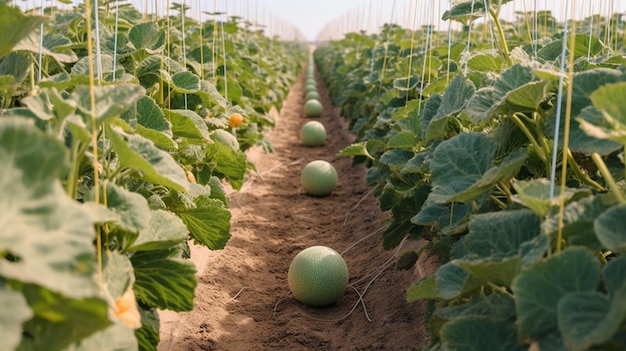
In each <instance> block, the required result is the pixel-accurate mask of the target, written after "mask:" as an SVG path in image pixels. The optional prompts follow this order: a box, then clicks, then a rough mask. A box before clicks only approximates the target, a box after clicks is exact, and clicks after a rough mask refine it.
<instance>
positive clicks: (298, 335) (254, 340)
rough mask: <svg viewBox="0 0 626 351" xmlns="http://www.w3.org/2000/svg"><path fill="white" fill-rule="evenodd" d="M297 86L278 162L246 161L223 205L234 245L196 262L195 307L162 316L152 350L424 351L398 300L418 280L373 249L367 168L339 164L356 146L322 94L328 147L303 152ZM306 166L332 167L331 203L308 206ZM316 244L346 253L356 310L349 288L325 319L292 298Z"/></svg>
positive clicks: (378, 220) (375, 236) (374, 212)
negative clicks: (299, 267)
mask: <svg viewBox="0 0 626 351" xmlns="http://www.w3.org/2000/svg"><path fill="white" fill-rule="evenodd" d="M303 81H304V75H302V76H301V77H300V79H299V81H298V82H297V83H296V84H295V85H294V86H293V88H292V91H291V93H290V95H289V97H288V99H287V101H286V103H285V106H284V108H283V109H282V111H281V114H280V116H278V117H277V126H276V128H275V129H274V130H273V131H272V132H271V133H270V138H271V140H272V143H273V145H274V148H275V153H273V154H264V153H262V152H259V151H257V150H252V152H251V153H250V158H251V159H252V160H253V161H254V162H255V164H256V166H257V169H258V171H259V173H260V175H254V176H251V177H250V179H249V180H248V182H247V183H246V184H245V185H244V187H243V188H242V189H241V191H239V192H233V193H232V194H231V196H230V198H231V207H232V212H233V219H232V221H231V223H232V238H231V240H230V241H229V242H228V244H227V246H226V249H224V250H221V251H216V252H207V251H203V250H199V251H197V252H194V253H192V255H193V256H195V257H196V263H197V265H198V267H199V277H200V278H199V285H198V288H197V289H196V301H195V303H196V305H195V308H194V310H193V311H192V312H189V313H182V314H177V315H176V314H171V313H169V314H168V313H164V314H162V326H161V343H160V344H159V351H170V350H171V351H180V350H226V351H247V350H393V351H395V350H420V349H421V347H422V345H423V344H424V342H425V337H426V332H425V330H424V328H423V326H422V325H423V322H422V320H423V315H424V308H423V306H422V305H420V304H407V303H406V302H405V295H406V289H407V287H408V285H409V284H410V283H411V282H413V281H415V280H416V279H417V277H416V276H415V274H414V273H413V272H399V271H396V270H395V268H394V267H393V264H394V263H395V260H390V258H391V257H393V254H394V253H393V252H386V251H384V250H383V249H382V247H381V236H380V232H377V231H378V230H380V229H381V228H382V226H383V225H384V221H383V219H384V215H382V214H381V213H380V211H379V210H378V206H377V203H376V199H375V198H374V197H373V196H371V195H368V194H367V192H368V190H369V189H368V188H367V186H366V185H365V182H364V174H365V168H363V167H362V166H358V167H353V166H352V165H351V159H349V158H340V159H337V158H335V154H336V153H337V152H338V151H339V150H341V149H342V148H344V147H345V146H347V145H349V144H350V143H351V141H352V137H351V136H350V135H349V134H348V133H347V132H346V128H345V126H344V124H343V123H342V121H341V119H340V118H339V117H338V111H337V110H336V109H334V110H333V109H332V107H331V105H330V102H329V100H328V96H327V92H326V90H325V89H324V88H323V87H321V86H320V95H321V100H322V103H323V104H324V115H322V117H320V118H318V119H317V120H319V121H320V122H322V123H323V124H324V125H325V126H326V129H327V131H328V139H327V144H326V145H325V146H324V147H321V148H307V147H303V146H301V145H300V144H299V140H298V135H299V130H300V127H301V126H302V124H304V123H306V122H307V121H308V120H309V119H308V118H306V117H304V116H303V115H302V112H301V111H302V105H303V104H304V98H303V90H302V88H303ZM320 84H321V83H320ZM314 159H324V160H327V161H329V162H331V163H333V165H334V166H335V168H336V169H337V172H338V174H339V185H338V187H337V189H336V190H335V191H334V193H333V194H332V195H331V196H329V197H325V198H315V197H310V196H307V195H306V194H304V192H303V191H302V189H301V186H300V171H301V169H302V168H303V167H304V166H305V165H306V164H307V163H308V162H309V161H312V160H314ZM362 199H364V200H363V201H362V202H361V203H360V204H359V202H360V201H361V200H362ZM357 204H358V206H357ZM355 206H357V207H356V210H354V211H352V209H353V207H355ZM313 245H326V246H330V247H332V248H334V249H335V250H337V251H339V252H344V251H345V253H344V254H343V256H344V258H345V260H346V262H347V264H348V267H349V269H350V285H351V286H353V287H354V288H355V289H356V290H358V291H359V292H360V293H363V291H365V290H366V288H367V290H366V292H365V294H364V303H361V302H359V299H358V295H357V293H356V292H355V291H354V290H353V289H351V288H349V289H348V291H347V292H346V294H345V295H344V296H343V298H341V299H340V300H339V302H338V303H337V304H336V305H334V306H331V307H327V308H323V309H314V308H309V307H306V306H304V305H302V304H301V303H299V302H298V301H297V300H295V298H293V296H290V293H289V288H288V286H287V271H288V268H289V264H290V262H291V260H292V258H293V257H294V256H295V255H296V254H297V253H298V252H299V251H300V250H302V249H304V248H306V247H309V246H313ZM346 250H347V251H346ZM388 263H391V264H392V265H391V266H389V265H388ZM386 264H387V265H386ZM381 271H383V273H382V274H378V273H380V272H381ZM372 280H373V281H372ZM370 283H371V284H370ZM368 286H369V288H368ZM363 305H365V306H366V308H367V315H366V313H365V310H364V308H363ZM353 307H354V311H353V312H352V313H351V314H350V315H349V316H347V315H348V314H349V313H350V311H351V310H352V309H353ZM368 317H369V319H371V321H368Z"/></svg>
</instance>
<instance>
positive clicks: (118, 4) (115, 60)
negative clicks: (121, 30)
mask: <svg viewBox="0 0 626 351" xmlns="http://www.w3.org/2000/svg"><path fill="white" fill-rule="evenodd" d="M119 19H120V0H117V1H116V2H115V33H113V81H114V82H115V80H116V79H117V77H116V74H115V72H116V71H117V32H118V27H119Z"/></svg>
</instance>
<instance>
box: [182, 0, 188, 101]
mask: <svg viewBox="0 0 626 351" xmlns="http://www.w3.org/2000/svg"><path fill="white" fill-rule="evenodd" d="M185 2H186V1H185V0H183V5H182V7H181V10H180V17H181V27H182V28H181V32H182V40H183V44H182V46H183V68H184V69H185V70H186V69H187V48H186V44H185V12H186V7H187V6H186V4H185ZM184 99H185V110H186V109H187V107H188V106H187V100H188V99H187V94H186V93H185V94H184Z"/></svg>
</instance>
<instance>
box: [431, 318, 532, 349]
mask: <svg viewBox="0 0 626 351" xmlns="http://www.w3.org/2000/svg"><path fill="white" fill-rule="evenodd" d="M441 343H442V345H443V348H444V350H463V351H484V350H510V351H524V350H526V349H527V347H524V346H523V345H520V344H519V343H518V342H517V337H516V334H515V327H514V325H513V324H512V323H502V322H500V321H494V320H490V319H489V318H485V317H467V318H462V319H457V320H453V321H451V322H448V323H446V324H445V325H444V326H443V328H441Z"/></svg>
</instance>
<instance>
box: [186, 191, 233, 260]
mask: <svg viewBox="0 0 626 351" xmlns="http://www.w3.org/2000/svg"><path fill="white" fill-rule="evenodd" d="M194 204H195V207H194V208H189V209H177V210H175V212H176V213H177V214H178V216H179V217H180V218H181V219H182V220H183V222H184V223H185V225H186V226H187V229H189V231H190V232H191V236H192V237H193V238H194V240H195V241H197V242H199V243H201V244H202V245H204V246H206V247H208V248H209V249H211V250H219V249H223V248H224V246H225V245H226V242H227V241H228V239H230V211H229V210H228V208H226V207H225V206H224V203H223V202H222V201H220V200H216V199H211V198H208V197H206V196H199V197H198V198H196V199H195V203H194Z"/></svg>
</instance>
